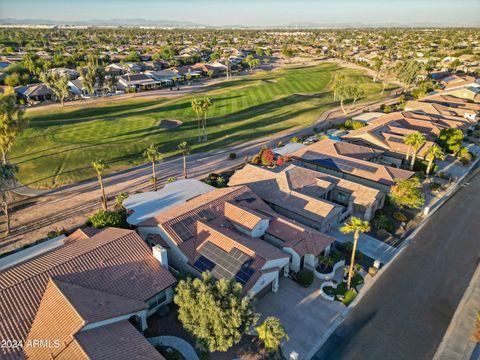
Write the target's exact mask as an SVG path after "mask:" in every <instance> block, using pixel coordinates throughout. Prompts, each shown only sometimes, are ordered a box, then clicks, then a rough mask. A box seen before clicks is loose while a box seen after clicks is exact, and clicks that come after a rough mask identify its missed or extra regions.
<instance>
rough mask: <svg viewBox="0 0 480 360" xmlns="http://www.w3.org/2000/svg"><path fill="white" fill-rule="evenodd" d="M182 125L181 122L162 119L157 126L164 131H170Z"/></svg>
mask: <svg viewBox="0 0 480 360" xmlns="http://www.w3.org/2000/svg"><path fill="white" fill-rule="evenodd" d="M182 124H183V122H181V121H180V120H172V119H164V120H161V121H160V124H159V125H158V126H160V127H162V128H165V129H172V128H176V127H177V126H180V125H182Z"/></svg>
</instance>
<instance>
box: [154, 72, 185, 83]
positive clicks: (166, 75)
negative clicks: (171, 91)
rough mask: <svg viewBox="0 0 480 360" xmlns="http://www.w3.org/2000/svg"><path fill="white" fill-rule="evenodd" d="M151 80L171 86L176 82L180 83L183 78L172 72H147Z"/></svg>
mask: <svg viewBox="0 0 480 360" xmlns="http://www.w3.org/2000/svg"><path fill="white" fill-rule="evenodd" d="M145 73H146V74H148V75H149V76H150V77H151V78H153V79H154V80H156V81H160V82H161V83H165V84H171V83H172V82H174V81H180V80H182V79H183V77H182V76H181V75H179V74H177V73H176V72H174V71H172V70H158V71H146V72H145Z"/></svg>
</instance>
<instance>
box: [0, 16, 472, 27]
mask: <svg viewBox="0 0 480 360" xmlns="http://www.w3.org/2000/svg"><path fill="white" fill-rule="evenodd" d="M0 24H2V25H60V26H67V25H71V26H125V27H139V26H146V27H160V28H162V27H166V28H213V29H214V28H220V29H233V28H256V29H320V28H387V27H450V26H452V27H453V25H449V24H444V23H434V22H423V23H415V24H402V23H377V24H364V23H361V22H357V23H328V24H327V23H325V24H318V23H312V22H295V23H290V24H284V25H271V26H262V25H258V26H247V25H241V24H236V25H232V24H230V25H221V26H212V25H205V24H199V23H194V22H190V21H175V20H146V19H105V20H48V19H13V18H3V19H2V18H0ZM469 26H470V27H478V24H464V27H469ZM457 27H458V26H457Z"/></svg>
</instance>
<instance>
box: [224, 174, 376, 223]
mask: <svg viewBox="0 0 480 360" xmlns="http://www.w3.org/2000/svg"><path fill="white" fill-rule="evenodd" d="M282 182H283V184H284V185H283V186H282V187H277V184H278V183H282ZM229 185H248V187H249V188H251V189H252V190H253V191H255V193H256V194H257V195H258V196H259V197H261V198H262V199H263V200H264V201H265V202H267V204H269V205H270V206H271V207H272V208H273V209H275V210H276V211H277V212H279V213H281V214H283V215H286V216H288V217H289V218H291V219H295V220H297V221H298V222H300V223H303V224H305V225H309V226H311V227H314V228H322V226H321V223H320V224H318V223H315V222H314V223H313V224H312V220H313V221H315V219H316V218H317V219H318V218H319V214H318V213H313V214H311V215H310V216H309V211H308V210H309V208H311V209H313V207H311V206H309V203H310V202H316V201H326V202H328V203H329V204H331V203H333V204H336V205H338V207H340V208H341V210H342V211H341V213H340V216H339V217H337V218H335V223H334V224H338V223H341V222H342V221H343V220H344V219H345V218H347V217H349V216H352V215H353V216H356V217H359V218H363V219H365V220H371V219H372V218H373V216H374V215H375V211H376V210H378V209H380V208H382V207H383V205H384V202H385V192H383V191H380V190H378V189H375V188H372V187H369V186H366V185H362V184H359V183H356V182H353V181H349V180H346V179H342V178H340V177H337V176H333V175H330V174H325V173H321V172H318V171H314V170H311V169H307V168H303V167H300V166H297V165H293V164H290V165H288V164H287V165H286V166H282V167H279V168H277V169H276V171H272V170H268V169H265V168H261V167H258V166H254V165H250V164H247V165H246V166H245V167H244V168H243V169H241V170H237V171H236V172H235V173H234V174H233V175H232V177H231V178H230V182H229ZM282 191H285V192H288V194H289V197H288V198H285V196H284V195H282V194H281V192H282ZM275 196H278V200H275V199H274V197H275ZM296 196H301V200H300V201H295V200H293V201H292V200H291V198H295V197H296ZM296 206H299V208H295V207H296ZM282 209H288V210H289V211H288V213H286V212H285V211H282ZM305 212H306V216H305V217H304V216H302V215H303V214H304V213H305ZM334 224H333V223H331V224H329V225H334Z"/></svg>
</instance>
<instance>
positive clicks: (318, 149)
mask: <svg viewBox="0 0 480 360" xmlns="http://www.w3.org/2000/svg"><path fill="white" fill-rule="evenodd" d="M291 157H292V159H293V160H294V163H295V164H297V165H299V166H302V167H306V168H308V169H312V170H316V171H320V172H323V173H326V174H332V175H335V176H338V177H340V178H342V179H346V180H350V181H353V182H357V183H359V184H362V185H366V186H369V187H372V188H375V189H378V190H381V191H385V192H389V191H390V188H391V186H393V185H395V180H396V179H400V180H404V179H409V178H411V177H412V176H413V175H414V174H415V173H414V172H413V171H408V170H403V169H398V168H396V167H393V166H387V165H383V164H384V163H391V162H392V161H394V160H393V158H392V157H388V156H385V153H384V151H381V150H377V149H372V148H370V147H365V146H361V145H356V144H351V143H347V142H342V141H335V140H331V139H323V140H321V141H318V142H316V143H314V144H311V145H308V146H306V147H305V148H303V149H301V150H299V151H296V152H294V153H293V154H291Z"/></svg>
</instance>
